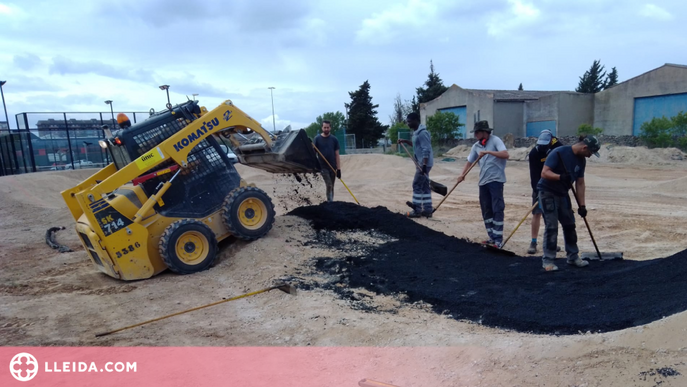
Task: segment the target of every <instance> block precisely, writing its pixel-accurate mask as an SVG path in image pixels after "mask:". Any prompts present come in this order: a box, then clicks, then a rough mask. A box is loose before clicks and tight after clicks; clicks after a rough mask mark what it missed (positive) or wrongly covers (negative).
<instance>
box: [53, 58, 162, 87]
mask: <svg viewBox="0 0 687 387" xmlns="http://www.w3.org/2000/svg"><path fill="white" fill-rule="evenodd" d="M52 62H53V63H52V65H51V66H50V69H49V73H50V74H59V75H79V74H95V75H100V76H103V77H109V78H115V79H125V80H135V81H139V82H146V83H149V82H154V78H155V73H154V72H152V71H149V70H143V69H130V70H129V69H125V68H123V67H118V66H113V65H109V64H105V63H103V62H100V61H97V60H90V61H77V60H72V59H70V58H66V57H63V56H61V55H58V56H56V57H54V58H53V60H52Z"/></svg>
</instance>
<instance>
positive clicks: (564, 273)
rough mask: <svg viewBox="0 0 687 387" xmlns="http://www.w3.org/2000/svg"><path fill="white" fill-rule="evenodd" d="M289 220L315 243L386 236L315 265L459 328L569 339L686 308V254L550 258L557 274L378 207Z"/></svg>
mask: <svg viewBox="0 0 687 387" xmlns="http://www.w3.org/2000/svg"><path fill="white" fill-rule="evenodd" d="M290 215H296V216H299V217H302V218H304V219H307V220H310V221H311V224H312V226H313V227H314V228H315V229H316V230H318V232H317V235H318V237H320V236H323V235H331V233H329V234H328V233H327V232H326V231H327V230H339V231H346V230H351V231H374V232H375V233H383V234H386V235H388V236H390V237H392V238H393V239H394V240H393V241H388V242H386V243H382V244H380V245H376V246H372V247H369V246H367V248H365V249H358V250H357V251H358V252H360V251H363V254H362V255H360V254H358V255H356V256H353V255H351V256H346V257H344V258H339V259H332V258H319V259H318V263H317V265H316V266H317V268H318V270H320V271H322V272H324V273H326V274H332V275H336V276H338V278H341V280H340V282H341V283H342V284H343V285H345V286H346V287H348V288H352V289H354V288H365V289H367V290H370V291H373V292H376V293H378V294H386V295H392V296H393V295H398V294H405V295H407V298H406V302H410V303H413V302H417V301H423V302H426V303H429V304H431V305H432V307H433V309H434V311H435V312H437V313H444V314H446V313H450V314H451V315H452V316H453V318H455V319H458V320H469V321H473V322H476V323H480V324H483V325H486V326H491V327H498V328H503V329H512V330H517V331H521V332H529V333H544V334H577V333H586V332H608V331H614V330H618V329H623V328H628V327H633V326H638V325H643V324H646V323H649V322H652V321H655V320H659V319H661V318H664V317H666V316H670V315H672V314H675V313H679V312H682V311H684V310H685V309H687V297H685V294H687V250H685V251H682V252H680V253H677V254H675V255H673V256H670V257H666V258H658V259H653V260H647V261H631V260H612V261H604V262H600V261H591V262H590V265H589V266H587V267H585V268H576V267H572V266H568V265H566V263H565V259H557V260H556V261H557V262H556V263H557V265H558V267H559V271H557V272H545V271H543V269H542V268H541V260H540V257H539V256H528V257H520V256H518V257H508V256H504V255H501V254H498V253H494V252H491V251H488V250H485V249H484V248H483V247H482V246H480V245H479V244H476V243H472V242H469V241H467V240H464V239H458V238H454V237H451V236H447V235H445V234H443V233H440V232H437V231H434V230H432V229H430V228H428V227H425V226H423V225H421V224H419V223H417V222H415V221H414V220H412V219H408V218H406V217H405V216H404V215H402V214H397V213H393V212H391V211H389V210H388V209H386V208H384V207H375V208H366V207H362V206H358V205H355V204H350V203H342V202H334V203H324V204H321V205H318V206H307V207H301V208H297V209H295V210H293V211H291V212H290ZM578 234H579V235H580V237H581V238H583V237H584V236H585V234H584V233H578ZM330 239H331V238H330ZM313 242H317V241H313ZM326 243H327V244H328V245H330V246H332V248H334V249H337V250H343V251H348V250H349V249H351V248H352V247H351V246H350V245H355V244H356V243H363V242H358V241H356V240H347V241H346V243H345V246H346V247H345V248H344V249H342V247H343V245H342V244H341V243H340V242H336V241H331V240H328V241H326ZM601 247H603V246H601ZM602 250H603V248H602ZM344 255H345V254H344ZM333 278H337V277H333Z"/></svg>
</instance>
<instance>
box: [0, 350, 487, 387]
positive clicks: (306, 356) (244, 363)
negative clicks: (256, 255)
mask: <svg viewBox="0 0 687 387" xmlns="http://www.w3.org/2000/svg"><path fill="white" fill-rule="evenodd" d="M482 351H483V350H482V349H479V348H474V347H473V348H467V347H450V348H446V347H443V348H427V347H421V348H408V347H403V348H397V347H396V348H378V347H374V348H341V347H317V348H313V347H297V348H282V347H257V348H256V347H247V348H244V347H229V348H222V347H204V348H196V347H153V348H149V347H144V348H141V347H135V348H128V347H0V363H4V365H3V366H2V369H3V371H2V372H0V386H25V387H26V386H32V387H33V386H116V387H133V386H279V387H286V386H294V387H296V386H298V387H308V386H313V387H315V386H317V387H325V386H351V387H354V386H363V387H385V386H399V387H409V386H456V385H471V384H472V382H475V380H473V377H474V376H475V375H471V374H472V372H470V364H471V363H472V361H471V359H470V358H472V357H473V356H475V355H476V356H479V355H480V353H481V352H482ZM452 363H453V364H454V365H453V366H452V367H450V368H451V369H450V370H447V369H445V367H437V364H443V365H444V366H445V365H446V364H452ZM449 375H450V376H449ZM461 375H462V376H461ZM363 380H366V381H364V382H363Z"/></svg>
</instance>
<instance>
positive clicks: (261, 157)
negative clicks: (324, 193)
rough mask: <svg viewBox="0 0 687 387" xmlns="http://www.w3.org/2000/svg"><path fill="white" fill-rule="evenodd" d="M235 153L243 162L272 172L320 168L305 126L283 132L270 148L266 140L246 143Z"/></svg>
mask: <svg viewBox="0 0 687 387" xmlns="http://www.w3.org/2000/svg"><path fill="white" fill-rule="evenodd" d="M234 153H235V154H236V156H237V157H238V158H239V161H240V162H241V164H245V165H248V166H250V167H253V168H259V169H262V170H265V171H267V172H272V173H314V172H319V171H320V163H319V161H318V160H317V157H316V156H315V150H314V149H313V146H312V141H310V138H308V135H307V134H306V133H305V130H303V129H300V130H297V131H295V130H292V131H288V132H285V133H281V134H279V135H278V136H277V139H276V140H275V141H274V142H273V143H272V147H271V149H270V148H269V147H267V145H266V144H265V142H264V141H262V142H259V143H254V144H244V145H241V146H239V147H237V148H236V149H234Z"/></svg>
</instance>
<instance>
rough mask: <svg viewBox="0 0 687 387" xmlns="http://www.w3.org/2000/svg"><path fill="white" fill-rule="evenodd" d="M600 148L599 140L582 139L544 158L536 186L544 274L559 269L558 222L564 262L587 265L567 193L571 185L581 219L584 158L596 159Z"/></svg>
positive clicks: (583, 200) (583, 199)
mask: <svg viewBox="0 0 687 387" xmlns="http://www.w3.org/2000/svg"><path fill="white" fill-rule="evenodd" d="M600 148H601V147H600V145H599V140H597V139H596V137H594V136H591V135H589V136H581V137H580V140H579V141H578V142H576V143H575V144H573V145H566V146H561V147H559V148H556V149H554V150H552V151H551V153H549V156H548V157H547V158H546V162H545V163H544V168H543V169H542V173H541V179H539V183H538V184H537V190H539V206H540V207H541V210H542V213H543V217H544V226H545V227H544V243H543V247H544V255H543V257H542V267H543V268H544V270H546V271H555V270H558V267H557V266H556V265H555V264H554V263H553V261H554V259H555V258H556V243H557V241H558V222H560V223H561V226H563V238H564V240H565V253H566V256H567V263H568V264H570V265H574V266H577V267H584V266H587V265H589V262H587V261H585V260H583V259H581V258H580V256H579V252H580V250H579V249H578V248H577V232H576V231H575V215H574V213H573V210H572V203H571V201H570V195H569V194H568V191H569V190H570V189H571V188H572V186H573V183H574V184H575V190H576V192H577V200H578V202H579V205H580V208H579V209H578V210H577V213H578V214H579V215H580V216H581V217H583V218H584V217H586V216H587V207H586V205H585V183H584V170H585V167H586V165H587V158H588V157H591V156H592V155H595V156H596V157H599V153H598V152H599V149H600Z"/></svg>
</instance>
